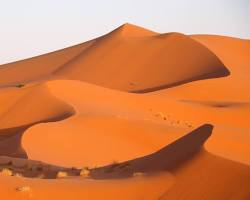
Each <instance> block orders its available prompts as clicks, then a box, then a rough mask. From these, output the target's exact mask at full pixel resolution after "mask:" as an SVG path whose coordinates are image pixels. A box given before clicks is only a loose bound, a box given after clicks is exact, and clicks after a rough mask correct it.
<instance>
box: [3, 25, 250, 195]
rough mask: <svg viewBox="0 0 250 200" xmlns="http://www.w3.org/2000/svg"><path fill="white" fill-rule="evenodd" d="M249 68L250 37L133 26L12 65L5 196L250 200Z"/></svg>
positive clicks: (6, 84)
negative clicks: (84, 172) (84, 171)
mask: <svg viewBox="0 0 250 200" xmlns="http://www.w3.org/2000/svg"><path fill="white" fill-rule="evenodd" d="M249 63H250V40H242V39H237V38H230V37H224V36H215V35H190V36H189V35H184V34H181V33H167V34H158V33H156V32H153V31H150V30H146V29H144V28H141V27H138V26H135V25H131V24H124V25H122V26H121V27H118V28H117V29H115V30H114V31H112V32H110V33H108V34H106V35H104V36H101V37H99V38H96V39H94V40H92V41H88V42H85V43H82V44H79V45H76V46H73V47H69V48H66V49H63V50H59V51H56V52H52V53H49V54H46V55H41V56H38V57H34V58H30V59H26V60H23V61H18V62H14V63H10V64H4V65H1V66H0V103H1V105H2V106H1V107H0V171H2V170H3V171H2V173H0V194H1V198H3V199H14V200H15V199H16V200H19V199H38V200H40V199H41V200H43V199H51V200H52V199H61V200H66V199H90V200H99V199H109V200H112V199H113V200H116V199H124V200H137V199H138V200H140V199H144V200H182V199H185V200H201V199H207V200H228V199H230V200H249V199H250V124H249V120H250V117H249V113H250V90H249V87H250V79H249V73H250V66H249ZM85 167H87V168H88V171H89V174H88V177H84V176H80V171H81V169H82V168H85ZM6 168H8V169H10V170H11V171H12V173H13V175H12V176H9V175H10V174H9V175H8V174H7V173H6ZM59 171H65V172H67V173H68V175H67V176H66V177H60V178H56V174H57V173H58V172H59ZM24 186H26V187H24ZM19 188H28V189H27V190H25V189H22V191H19V190H21V189H19Z"/></svg>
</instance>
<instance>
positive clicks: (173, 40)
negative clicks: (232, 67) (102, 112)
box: [0, 24, 229, 92]
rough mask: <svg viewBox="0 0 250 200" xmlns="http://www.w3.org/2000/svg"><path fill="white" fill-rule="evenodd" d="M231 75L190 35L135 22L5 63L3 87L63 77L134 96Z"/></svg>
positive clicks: (0, 75) (2, 70)
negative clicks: (106, 32) (94, 38)
mask: <svg viewBox="0 0 250 200" xmlns="http://www.w3.org/2000/svg"><path fill="white" fill-rule="evenodd" d="M179 57H181V58H182V59H179ZM34 66H35V67H34ZM44 66H46V67H44ZM34 69H35V70H34ZM176 69H178V70H176ZM26 70H28V71H29V72H30V73H28V74H27V73H24V71H26ZM14 74H19V76H18V77H13V79H15V82H14V81H11V80H9V79H6V77H12V76H14ZM227 75H229V71H228V70H227V69H226V67H225V66H224V65H223V63H222V62H221V61H220V60H219V59H218V58H217V57H216V55H214V54H213V53H212V52H211V51H209V50H208V49H207V48H206V47H204V46H203V45H201V44H200V43H198V42H196V41H194V40H193V39H192V38H190V37H189V36H186V35H183V34H180V33H168V34H157V33H155V32H152V31H149V30H146V29H143V28H141V27H137V26H135V25H131V24H125V25H122V26H121V27H119V28H117V29H116V30H114V31H112V32H111V33H109V34H107V35H104V36H102V37H100V38H97V39H96V40H93V41H89V42H86V43H83V44H81V45H77V46H73V47H70V48H67V49H64V50H61V51H57V52H54V53H50V54H46V55H43V56H39V57H35V58H31V59H27V60H24V61H19V62H15V63H10V64H6V65H3V66H1V70H0V78H1V83H2V85H12V84H15V83H20V82H27V81H28V82H29V81H37V80H38V79H46V78H52V79H58V78H60V79H62V78H63V79H75V80H82V81H85V82H89V83H93V84H97V85H100V86H103V87H108V88H113V89H118V90H123V91H131V92H149V91H155V90H158V89H162V88H168V87H173V86H177V85H180V84H183V83H187V82H190V81H195V80H200V79H206V78H215V77H221V76H227ZM110 77H112V78H110Z"/></svg>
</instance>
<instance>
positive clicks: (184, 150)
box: [91, 124, 213, 179]
mask: <svg viewBox="0 0 250 200" xmlns="http://www.w3.org/2000/svg"><path fill="white" fill-rule="evenodd" d="M212 129H213V126H212V125H209V124H205V125H202V126H200V127H199V128H197V129H195V130H193V131H192V132H190V133H188V134H186V135H185V136H183V137H181V138H180V139H178V140H176V141H174V142H173V143H171V144H169V145H167V146H166V147H164V148H162V149H161V150H159V151H157V152H155V153H152V154H150V155H147V156H144V157H140V158H136V159H134V160H130V161H126V162H123V163H119V164H112V165H109V166H106V167H103V168H98V169H94V170H93V171H91V176H92V177H94V178H101V179H103V178H121V177H127V176H132V175H133V173H135V172H146V173H150V172H158V171H163V170H169V171H171V170H176V168H177V167H178V166H179V165H181V164H183V163H184V162H185V161H187V160H190V159H191V157H192V156H194V155H195V154H196V153H198V152H199V151H200V150H201V149H202V147H203V144H204V142H205V141H206V140H207V139H208V138H209V137H210V136H211V134H212ZM110 168H112V170H111V171H108V169H110ZM103 172H104V173H103ZM105 172H106V173H105Z"/></svg>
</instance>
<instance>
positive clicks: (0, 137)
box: [0, 85, 74, 157]
mask: <svg viewBox="0 0 250 200" xmlns="http://www.w3.org/2000/svg"><path fill="white" fill-rule="evenodd" d="M0 103H1V104H2V105H5V106H4V107H1V109H0V155H5V156H13V157H27V155H26V153H25V151H24V150H23V148H22V146H21V138H22V134H23V133H24V131H25V130H27V129H28V128H29V127H31V126H33V125H34V124H37V123H42V122H53V121H59V120H62V119H65V118H67V117H69V116H71V115H73V114H74V110H73V108H72V107H71V106H69V105H67V104H65V103H63V102H62V101H61V100H58V99H56V98H55V97H53V96H52V95H51V94H50V92H49V90H48V89H47V87H46V86H44V85H33V86H32V85H31V86H27V87H25V88H13V89H5V90H4V91H2V92H1V94H0Z"/></svg>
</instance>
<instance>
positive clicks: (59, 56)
mask: <svg viewBox="0 0 250 200" xmlns="http://www.w3.org/2000/svg"><path fill="white" fill-rule="evenodd" d="M93 42H94V41H89V42H86V43H83V44H80V45H76V46H73V47H69V48H66V49H63V50H59V51H55V52H52V53H49V54H45V55H42V56H37V57H34V58H30V59H26V60H22V61H18V62H14V63H9V64H4V65H0V86H1V87H2V86H10V85H11V86H13V85H16V84H20V83H26V82H30V81H33V82H37V81H39V80H40V79H48V78H50V76H51V73H52V72H53V71H54V70H56V69H57V68H59V67H60V66H61V65H63V64H65V63H67V62H69V61H70V60H71V59H73V58H74V57H76V56H77V55H78V54H80V53H81V52H82V51H84V50H85V49H87V48H88V47H89V46H90V45H91V44H92V43H93Z"/></svg>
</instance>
